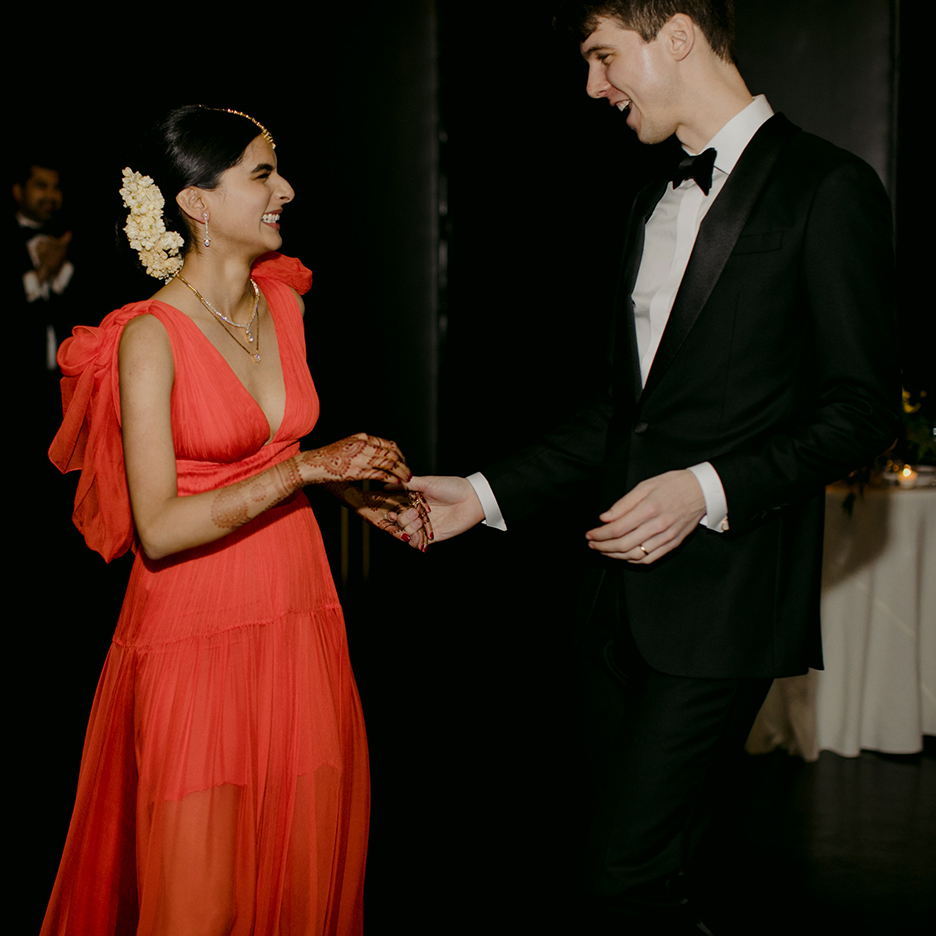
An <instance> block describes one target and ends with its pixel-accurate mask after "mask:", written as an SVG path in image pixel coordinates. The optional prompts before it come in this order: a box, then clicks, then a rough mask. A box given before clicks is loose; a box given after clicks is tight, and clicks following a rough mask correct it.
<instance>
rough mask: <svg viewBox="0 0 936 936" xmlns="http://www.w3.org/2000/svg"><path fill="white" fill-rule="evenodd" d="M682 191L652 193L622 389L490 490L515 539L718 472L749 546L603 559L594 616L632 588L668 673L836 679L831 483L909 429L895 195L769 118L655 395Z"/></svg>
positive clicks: (703, 536) (668, 333)
mask: <svg viewBox="0 0 936 936" xmlns="http://www.w3.org/2000/svg"><path fill="white" fill-rule="evenodd" d="M662 192H663V186H662V185H660V186H654V187H651V188H649V189H647V190H645V191H644V192H643V193H641V195H640V196H638V199H637V201H636V203H635V205H634V208H633V210H632V213H631V218H630V220H629V227H628V235H627V246H626V248H625V256H624V263H623V267H622V274H621V286H620V289H619V293H618V298H617V311H616V320H615V322H616V324H615V334H614V336H613V338H612V341H611V342H610V349H611V350H610V360H609V371H608V373H609V377H608V379H607V381H606V389H605V390H604V391H603V392H602V393H601V394H600V395H599V396H598V397H596V399H595V400H594V402H593V403H592V404H591V405H590V406H589V407H587V408H586V409H585V410H583V411H582V412H580V413H579V414H577V416H576V417H574V418H573V419H572V420H571V421H570V422H568V423H566V424H565V425H563V426H561V427H559V428H558V429H557V430H556V431H555V432H553V433H551V434H550V435H549V436H548V437H546V438H544V439H543V440H542V441H541V442H540V443H539V444H537V445H534V446H532V447H530V448H528V449H525V450H524V451H522V452H520V453H518V454H517V455H515V456H514V457H512V458H510V459H507V460H506V461H504V462H501V463H499V464H497V465H495V466H493V467H492V468H489V469H488V470H486V471H485V475H486V476H487V478H488V480H489V481H490V483H491V486H492V488H493V490H494V493H495V496H496V497H497V500H498V503H499V504H500V506H501V509H502V511H503V514H504V516H505V518H506V520H507V522H508V524H509V523H511V522H512V521H513V520H515V519H517V518H518V517H520V516H522V515H523V514H525V513H528V512H530V511H532V510H534V509H537V508H541V507H544V506H548V505H550V504H553V503H555V502H557V501H558V500H560V499H563V498H565V497H567V496H568V495H569V494H570V493H575V494H576V495H577V496H581V495H582V494H583V493H585V492H586V491H587V489H588V488H589V487H590V488H591V490H592V491H593V492H594V493H595V494H596V495H597V500H596V506H597V507H599V508H600V509H606V508H607V507H609V506H611V504H612V503H614V502H615V501H616V500H617V499H618V498H620V497H622V496H623V495H624V494H625V493H626V492H627V491H629V490H630V489H631V488H633V487H634V485H635V484H637V483H638V482H639V481H641V480H643V479H645V478H650V477H653V476H654V475H658V474H660V473H662V472H665V471H670V470H673V469H680V468H687V467H689V466H690V465H694V464H698V463H700V462H704V461H709V462H711V463H712V465H713V466H714V467H715V469H716V471H717V472H718V474H719V477H720V478H721V481H722V484H723V486H724V489H725V494H726V497H727V502H728V512H729V514H728V515H729V521H730V527H731V528H730V531H729V532H727V533H716V532H713V531H710V530H707V529H705V528H704V527H700V528H699V529H697V530H696V531H695V532H693V533H692V534H690V536H689V537H687V539H686V540H685V541H684V542H683V543H682V544H681V545H680V546H679V547H678V548H677V549H675V550H673V551H672V552H671V553H669V554H668V555H666V556H665V557H663V558H661V559H660V560H659V561H657V562H655V563H653V564H651V565H648V566H632V565H629V564H628V563H625V562H623V561H621V560H614V559H605V558H602V557H597V556H596V557H594V562H593V569H592V571H591V573H590V575H589V578H588V583H587V588H586V595H585V601H584V604H583V607H584V608H585V609H586V611H587V610H588V609H589V608H590V604H591V603H592V602H593V599H594V596H595V594H597V588H598V586H599V584H600V581H601V577H602V576H603V575H607V574H612V575H618V576H621V577H622V584H623V589H622V590H623V594H624V599H625V606H626V610H627V615H628V620H629V624H630V627H631V629H632V632H633V635H634V638H635V640H636V643H637V646H638V647H639V649H640V651H641V653H642V654H643V655H644V657H645V659H646V660H647V661H648V662H649V663H650V665H651V666H653V667H655V668H656V669H658V670H660V671H662V672H666V673H670V674H672V675H680V676H703V677H756V676H783V675H791V674H794V673H799V672H803V671H804V670H805V669H806V667H807V666H820V665H821V645H820V636H819V596H820V574H821V559H822V533H823V529H822V528H823V516H824V503H823V490H824V486H825V485H826V484H827V483H829V482H831V481H834V480H836V479H837V478H840V477H842V476H843V475H845V474H846V473H847V472H848V471H850V470H851V469H853V468H854V467H856V466H857V465H859V464H861V463H862V462H865V461H867V460H869V459H871V458H873V457H874V456H876V455H877V454H879V453H880V452H881V451H883V450H884V449H886V448H887V446H888V445H890V444H891V442H892V441H893V440H894V438H895V436H896V432H897V425H898V415H897V414H898V403H899V371H898V368H897V363H896V361H897V357H896V325H895V321H894V315H893V309H894V305H895V303H894V294H893V247H892V239H891V233H892V218H891V212H890V206H889V203H888V199H887V196H886V194H885V192H884V190H883V187H882V186H881V183H880V181H879V180H878V178H877V176H876V174H875V173H874V171H873V170H872V169H871V168H870V167H869V166H867V165H866V164H865V163H863V162H862V161H861V160H859V159H858V158H857V157H855V156H852V155H850V154H849V153H846V152H844V151H843V150H840V149H838V148H836V147H834V146H832V145H831V144H829V143H827V142H825V141H823V140H820V139H818V138H817V137H814V136H812V135H810V134H807V133H804V132H802V131H800V130H799V129H798V128H796V127H794V126H792V124H790V123H789V122H788V121H787V120H786V119H785V118H784V117H783V116H782V115H776V116H774V117H773V118H771V119H770V120H769V121H767V123H765V124H764V125H763V126H762V127H761V128H760V130H759V131H758V132H757V134H756V135H755V136H754V138H753V139H752V140H751V142H750V143H749V144H748V146H747V148H746V149H745V151H744V153H743V154H742V156H741V158H740V160H739V161H738V163H737V165H736V166H735V169H734V171H733V172H732V173H731V175H730V176H729V178H728V180H727V181H726V183H725V185H724V187H723V188H722V190H721V192H720V194H719V195H718V197H717V199H716V201H715V203H714V205H713V206H712V207H711V209H710V210H709V212H708V214H707V215H706V217H705V219H704V221H703V223H702V225H701V227H700V229H699V235H698V239H697V241H696V244H695V247H694V249H693V252H692V255H691V257H690V260H689V264H688V267H687V269H686V273H685V276H684V277H683V281H682V284H681V286H680V289H679V292H678V294H677V297H676V300H675V302H674V305H673V309H672V312H671V314H670V318H669V321H668V323H667V326H666V330H665V332H664V334H663V337H662V340H661V342H660V346H659V349H658V351H657V354H656V357H655V358H654V361H653V365H652V368H651V370H650V373H649V374H648V377H647V382H646V385H645V386H644V387H643V389H641V385H640V367H639V362H638V359H637V351H636V340H635V333H634V316H633V305H632V301H631V298H630V294H631V290H632V288H633V283H634V280H635V278H636V272H637V268H638V266H639V262H640V255H641V250H642V246H643V231H644V225H645V222H646V220H647V218H649V216H650V214H651V213H652V211H653V208H654V206H655V204H656V202H657V200H658V199H659V198H660V196H661V195H662ZM596 522H597V521H596Z"/></svg>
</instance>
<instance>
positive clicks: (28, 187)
mask: <svg viewBox="0 0 936 936" xmlns="http://www.w3.org/2000/svg"><path fill="white" fill-rule="evenodd" d="M13 198H14V199H16V204H17V205H18V206H19V210H20V211H22V212H23V214H24V215H26V217H27V218H29V219H30V220H31V221H36V222H37V223H39V224H45V223H46V222H47V221H48V220H49V219H50V218H51V217H52V215H54V214H55V212H56V211H58V210H59V209H60V208H61V207H62V190H61V188H59V174H58V172H56V170H55V169H44V168H43V167H42V166H33V167H32V175H30V177H29V179H28V180H27V182H26V184H25V185H20V184H19V183H17V184H15V185H14V186H13Z"/></svg>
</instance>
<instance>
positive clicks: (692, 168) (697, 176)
mask: <svg viewBox="0 0 936 936" xmlns="http://www.w3.org/2000/svg"><path fill="white" fill-rule="evenodd" d="M714 168H715V150H713V149H712V147H711V146H710V147H709V148H708V149H707V150H706V151H705V152H704V153H699V155H698V156H686V158H685V159H683V161H682V162H681V163H680V164H679V165H678V166H677V167H676V169H675V170H674V172H673V188H676V186H677V185H679V184H680V182H685V181H686V179H694V180H695V183H696V185H698V186H699V188H700V189H702V191H703V192H704V193H705V194H706V195H708V193H709V189H710V188H711V187H712V170H713V169H714Z"/></svg>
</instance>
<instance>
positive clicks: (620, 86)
mask: <svg viewBox="0 0 936 936" xmlns="http://www.w3.org/2000/svg"><path fill="white" fill-rule="evenodd" d="M663 36H664V30H661V31H660V33H659V34H658V35H657V36H656V38H655V39H653V40H651V41H650V42H644V41H643V39H641V38H640V35H639V34H638V33H636V32H634V31H633V30H631V29H623V28H622V27H621V26H619V25H618V24H617V23H616V22H614V21H613V20H610V19H605V18H602V19H600V20H599V21H598V28H597V29H596V30H595V31H594V32H593V33H592V34H591V35H590V36H589V37H588V38H587V39H586V40H585V41H584V42H583V43H582V55H583V56H584V57H585V61H586V62H588V82H587V84H586V90H587V91H588V94H589V96H590V97H593V98H607V100H608V102H609V103H610V104H612V105H613V106H615V107H617V108H618V110H620V111H622V112H627V126H628V127H630V128H631V130H633V131H635V132H636V134H637V137H638V139H639V140H640V141H641V143H660V142H662V141H663V140H665V139H667V138H668V137H670V136H672V134H673V133H675V132H676V128H677V127H678V126H679V120H678V119H677V117H676V111H677V107H676V105H677V93H676V86H675V73H674V69H673V60H672V58H671V57H670V56H669V55H667V54H666V44H665V39H664V38H663Z"/></svg>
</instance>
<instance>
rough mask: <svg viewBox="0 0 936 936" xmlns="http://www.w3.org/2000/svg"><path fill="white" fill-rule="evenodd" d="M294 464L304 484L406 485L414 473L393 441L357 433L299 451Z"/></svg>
mask: <svg viewBox="0 0 936 936" xmlns="http://www.w3.org/2000/svg"><path fill="white" fill-rule="evenodd" d="M296 466H297V468H298V470H299V474H300V477H301V478H302V483H303V484H327V483H329V482H334V481H385V482H389V483H392V484H405V483H406V482H407V481H409V479H410V478H411V477H412V476H413V472H412V471H410V470H409V468H408V467H407V465H406V459H404V458H403V454H402V452H400V450H399V448H398V447H397V444H396V443H395V442H388V441H387V440H386V439H381V438H380V437H379V436H372V435H368V434H367V433H366V432H359V433H357V434H356V435H353V436H348V438H347V439H341V440H339V441H338V442H332V443H331V444H330V445H326V446H324V447H323V448H318V449H311V450H309V451H307V452H300V453H299V454H298V455H297V456H296Z"/></svg>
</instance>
